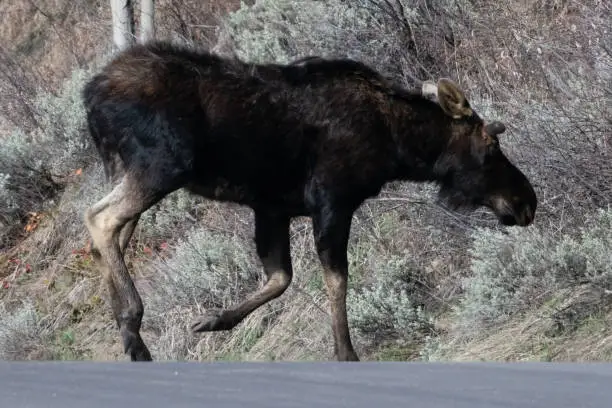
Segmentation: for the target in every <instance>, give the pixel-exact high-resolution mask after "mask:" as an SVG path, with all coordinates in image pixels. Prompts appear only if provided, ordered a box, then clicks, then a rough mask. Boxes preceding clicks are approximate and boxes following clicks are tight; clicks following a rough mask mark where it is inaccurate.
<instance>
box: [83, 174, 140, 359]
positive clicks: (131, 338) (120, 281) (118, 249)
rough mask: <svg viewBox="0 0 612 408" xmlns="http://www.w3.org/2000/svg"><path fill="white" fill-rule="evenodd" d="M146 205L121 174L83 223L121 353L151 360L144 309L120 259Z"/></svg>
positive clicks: (127, 179)
mask: <svg viewBox="0 0 612 408" xmlns="http://www.w3.org/2000/svg"><path fill="white" fill-rule="evenodd" d="M149 205H150V200H147V197H146V196H145V194H143V193H142V192H141V191H140V189H139V188H138V184H137V183H134V182H131V181H130V179H129V178H128V176H124V177H123V179H122V180H121V182H120V183H119V184H118V185H117V186H116V187H115V188H114V189H113V190H112V191H111V192H110V193H109V194H108V195H107V196H105V197H104V198H102V199H101V200H100V201H98V202H97V203H96V204H94V205H93V206H92V207H91V208H90V209H89V210H88V211H87V213H86V215H85V224H86V226H87V229H88V230H89V233H90V235H91V237H92V240H93V248H94V251H98V252H99V258H100V259H99V263H100V266H101V269H102V270H103V273H104V274H105V279H106V281H107V284H108V288H109V293H110V298H111V305H112V308H113V314H114V315H115V319H116V320H117V324H118V325H119V331H120V333H121V335H122V338H123V344H124V348H125V352H126V353H129V354H130V356H131V358H132V360H151V354H150V353H149V350H148V349H147V347H146V345H145V344H144V342H143V341H142V338H141V337H140V333H139V331H140V325H141V321H142V315H143V312H144V308H143V304H142V299H141V298H140V295H139V294H138V291H137V290H136V287H135V286H134V282H133V281H132V278H131V277H130V275H129V272H128V270H127V267H126V265H125V262H124V258H123V252H124V251H125V248H126V247H127V244H128V242H129V239H130V237H131V235H132V233H133V231H134V228H135V227H136V223H137V222H138V218H139V216H140V214H141V213H142V212H143V211H145V210H146V209H147V208H148V207H149Z"/></svg>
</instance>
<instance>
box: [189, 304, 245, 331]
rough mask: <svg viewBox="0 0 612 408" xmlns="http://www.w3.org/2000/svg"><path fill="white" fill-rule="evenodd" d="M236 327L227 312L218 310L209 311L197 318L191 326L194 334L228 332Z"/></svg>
mask: <svg viewBox="0 0 612 408" xmlns="http://www.w3.org/2000/svg"><path fill="white" fill-rule="evenodd" d="M234 326H236V323H235V322H234V321H233V319H232V318H231V316H229V314H228V312H227V311H225V310H220V309H211V310H209V311H207V312H206V314H204V315H202V316H200V317H198V318H197V319H195V320H194V322H193V323H192V324H191V331H192V332H194V333H198V332H205V331H220V330H230V329H233V328H234Z"/></svg>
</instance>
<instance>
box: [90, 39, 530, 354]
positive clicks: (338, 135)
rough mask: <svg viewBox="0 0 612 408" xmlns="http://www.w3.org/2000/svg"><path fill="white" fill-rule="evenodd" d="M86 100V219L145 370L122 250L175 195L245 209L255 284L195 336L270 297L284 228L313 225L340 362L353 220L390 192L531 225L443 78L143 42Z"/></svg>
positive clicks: (498, 159)
mask: <svg viewBox="0 0 612 408" xmlns="http://www.w3.org/2000/svg"><path fill="white" fill-rule="evenodd" d="M82 96H83V103H84V105H85V107H86V115H87V123H88V129H89V133H90V135H91V138H92V140H93V144H94V145H95V147H96V150H97V152H98V153H99V156H100V158H101V160H102V162H103V165H104V172H105V175H106V178H107V180H110V181H112V185H113V189H112V191H111V192H110V193H109V194H108V195H106V196H105V197H103V198H102V199H101V200H100V201H98V202H96V203H95V204H94V205H92V206H91V207H90V208H88V209H87V210H86V211H85V214H84V222H85V225H86V227H87V229H88V232H89V234H90V236H91V241H92V254H93V255H94V258H95V260H96V262H97V264H98V265H99V267H100V269H101V272H103V275H104V277H105V280H106V282H107V285H108V290H109V294H110V300H111V307H112V310H113V315H114V318H115V320H116V322H117V325H118V329H119V333H120V335H121V338H122V341H123V347H124V352H125V354H126V355H129V356H130V358H131V360H132V361H150V360H152V357H151V353H150V352H149V350H148V348H147V346H146V345H145V343H144V342H143V339H142V338H141V335H140V327H141V321H142V318H143V314H144V306H143V302H142V299H141V297H140V295H139V293H138V291H137V289H136V287H135V285H134V282H133V281H132V279H131V277H130V275H129V273H128V269H127V267H126V264H125V262H124V253H125V250H126V247H127V245H128V242H129V240H130V238H131V236H132V234H133V231H134V228H135V226H136V224H137V222H138V220H139V217H140V216H141V214H142V213H143V212H144V211H146V210H147V209H148V208H150V207H151V206H152V205H154V204H155V203H157V202H159V201H160V200H162V199H163V198H164V197H165V196H166V195H168V194H169V193H171V192H173V191H175V190H177V189H181V188H183V189H186V190H187V191H189V192H191V193H193V194H198V195H201V196H203V197H205V198H207V199H211V200H218V201H221V202H223V201H225V202H234V203H238V204H239V205H242V206H247V207H250V209H251V210H252V211H253V214H254V224H255V225H254V233H255V234H254V235H255V247H256V252H257V255H258V257H259V260H260V261H261V264H262V266H263V269H264V272H265V275H266V277H267V278H266V281H265V284H264V285H263V286H262V287H261V288H260V289H258V290H256V291H254V292H253V293H252V294H251V295H249V296H248V297H247V299H244V300H243V301H241V302H237V303H236V304H235V305H233V306H232V307H230V308H227V309H225V310H208V311H207V312H206V313H205V314H204V315H203V316H201V317H199V318H198V319H196V320H195V321H194V322H193V324H192V326H191V330H192V331H193V332H194V333H198V332H207V331H218V330H231V329H232V328H234V327H235V326H236V325H238V324H239V323H240V322H241V321H242V320H243V319H244V318H245V317H246V316H247V315H249V314H250V313H251V312H253V311H254V310H255V309H257V308H258V307H260V306H262V305H264V304H265V303H267V302H269V301H271V300H273V299H275V298H277V297H279V296H281V295H282V294H283V293H284V291H285V290H286V289H287V287H288V286H289V285H290V283H291V281H292V276H293V270H292V265H291V257H290V241H289V227H290V222H291V219H292V218H293V217H310V219H311V220H312V227H313V238H314V242H315V246H316V250H317V254H318V259H319V260H320V263H321V265H322V271H323V276H324V282H325V288H326V293H327V296H328V300H329V303H330V310H331V320H332V325H331V326H332V327H331V328H332V333H333V339H334V356H335V358H336V359H337V360H339V361H359V357H358V356H357V354H356V352H355V350H354V348H353V344H352V342H351V336H350V333H349V324H348V320H347V309H346V293H347V279H348V261H347V242H348V239H349V234H350V229H351V220H352V216H353V213H354V212H355V211H356V210H357V209H358V207H359V206H360V205H361V204H362V203H363V202H364V200H366V199H368V198H371V197H375V196H377V195H378V194H379V193H380V191H381V189H382V188H383V186H384V185H385V184H386V183H387V182H390V181H393V180H407V181H414V182H433V183H437V185H438V186H439V194H440V197H441V199H443V200H446V202H448V203H449V205H451V204H452V205H453V206H454V208H458V207H461V206H464V207H465V208H472V209H475V208H478V207H484V208H488V209H489V210H490V211H492V213H493V214H495V216H496V217H497V218H498V220H499V222H500V223H501V224H503V225H509V226H511V225H516V226H522V227H525V226H528V225H530V224H531V223H532V221H533V219H534V215H535V211H536V206H537V198H536V194H535V192H534V189H533V187H532V185H531V184H530V182H529V181H528V179H527V178H526V176H525V175H524V174H523V173H522V172H521V171H520V170H519V169H518V168H517V167H516V166H515V165H514V164H512V163H511V162H510V161H509V159H508V158H507V157H506V156H505V155H504V153H503V152H502V149H501V147H500V144H499V140H498V136H499V135H500V134H501V133H503V132H504V131H505V125H504V124H503V123H501V122H496V121H492V122H489V123H487V122H485V120H483V119H482V118H481V117H480V116H479V115H478V114H477V113H476V112H475V110H474V109H473V108H472V107H471V106H470V103H469V102H468V100H467V99H466V96H465V95H464V92H463V91H462V90H461V89H460V88H459V87H458V86H457V85H456V84H455V83H454V82H453V81H452V80H450V79H447V78H442V79H439V80H438V81H437V83H434V82H432V81H425V82H423V83H422V86H420V87H416V88H415V89H413V90H407V89H405V88H403V87H401V86H399V85H397V84H394V83H393V81H391V80H390V79H389V78H387V77H385V76H383V75H382V74H380V73H378V72H377V71H376V70H374V69H373V68H371V67H369V66H368V65H366V64H364V63H362V62H358V61H354V60H351V59H341V58H334V59H332V58H323V57H314V58H306V59H303V60H300V61H298V62H295V63H289V64H276V63H267V64H263V63H259V64H256V63H249V62H246V61H242V60H241V59H239V58H236V57H233V58H228V57H223V56H220V55H216V54H213V53H211V52H209V51H207V50H205V49H198V48H196V47H190V46H186V45H180V46H179V45H176V44H172V43H170V42H164V41H153V42H149V43H145V44H136V45H133V46H131V47H130V48H127V49H125V50H123V51H121V52H119V53H118V54H117V55H116V56H114V58H113V59H112V60H111V61H110V62H109V63H108V64H107V65H106V66H105V67H104V68H102V69H101V71H100V72H99V73H97V74H96V75H95V76H94V77H93V78H92V79H91V80H90V81H89V82H88V83H87V84H86V85H85V87H84V88H83V92H82Z"/></svg>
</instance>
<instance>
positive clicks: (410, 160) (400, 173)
mask: <svg viewBox="0 0 612 408" xmlns="http://www.w3.org/2000/svg"><path fill="white" fill-rule="evenodd" d="M394 116H395V118H394V119H395V137H394V139H395V143H396V147H397V149H396V150H397V166H396V178H397V179H400V180H409V181H437V180H439V178H440V177H441V175H439V174H437V173H436V171H435V167H436V162H437V161H438V160H439V159H440V158H441V157H442V156H443V155H445V154H447V153H448V152H447V150H448V144H449V140H450V137H451V131H450V129H451V120H452V119H451V118H449V117H448V116H446V115H445V114H444V112H443V111H442V109H441V108H440V107H439V105H438V104H436V103H435V102H431V101H429V100H426V99H424V98H422V97H412V98H410V99H409V100H405V101H399V103H398V105H397V107H396V109H395V115H394Z"/></svg>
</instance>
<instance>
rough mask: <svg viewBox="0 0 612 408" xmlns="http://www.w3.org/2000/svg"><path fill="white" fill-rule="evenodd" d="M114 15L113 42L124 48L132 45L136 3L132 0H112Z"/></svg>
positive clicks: (120, 48) (116, 45) (119, 47)
mask: <svg viewBox="0 0 612 408" xmlns="http://www.w3.org/2000/svg"><path fill="white" fill-rule="evenodd" d="M110 3H111V12H112V15H113V42H114V44H115V47H117V48H118V49H119V50H122V49H124V48H126V47H128V46H130V45H132V44H133V43H134V41H135V39H136V37H135V35H134V4H133V2H132V0H110Z"/></svg>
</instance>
